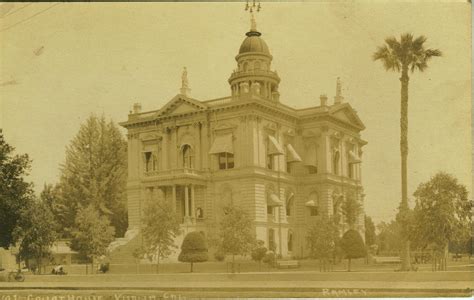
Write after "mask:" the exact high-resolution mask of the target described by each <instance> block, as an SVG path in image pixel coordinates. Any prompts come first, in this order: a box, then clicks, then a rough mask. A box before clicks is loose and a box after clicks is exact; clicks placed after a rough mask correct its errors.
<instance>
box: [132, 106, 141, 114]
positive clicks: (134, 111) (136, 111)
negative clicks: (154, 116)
mask: <svg viewBox="0 0 474 300" xmlns="http://www.w3.org/2000/svg"><path fill="white" fill-rule="evenodd" d="M141 111H142V105H141V104H140V103H134V104H133V113H134V114H139V113H141Z"/></svg>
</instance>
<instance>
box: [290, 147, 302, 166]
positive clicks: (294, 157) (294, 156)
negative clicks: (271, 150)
mask: <svg viewBox="0 0 474 300" xmlns="http://www.w3.org/2000/svg"><path fill="white" fill-rule="evenodd" d="M286 150H287V151H288V152H287V153H288V155H287V158H286V161H287V162H297V161H301V160H302V159H301V157H300V156H299V155H298V153H296V151H295V148H293V146H292V145H291V144H287V145H286Z"/></svg>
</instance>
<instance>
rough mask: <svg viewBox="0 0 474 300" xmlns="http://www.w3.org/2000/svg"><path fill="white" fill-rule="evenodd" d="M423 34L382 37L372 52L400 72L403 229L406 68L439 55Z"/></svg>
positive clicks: (404, 213)
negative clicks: (379, 44) (429, 46)
mask: <svg viewBox="0 0 474 300" xmlns="http://www.w3.org/2000/svg"><path fill="white" fill-rule="evenodd" d="M425 42H426V37H425V36H422V35H421V36H419V37H417V38H413V35H412V34H410V33H405V34H402V35H401V36H400V41H398V40H397V39H396V38H395V37H389V38H387V39H385V44H384V45H383V46H380V47H378V48H377V51H376V52H375V53H374V54H373V57H372V58H373V59H374V60H380V61H382V63H383V65H384V67H385V70H386V71H394V72H397V73H401V77H400V82H401V99H400V100H401V101H400V102H401V108H400V114H401V116H400V152H401V158H402V159H401V160H402V200H401V203H400V207H399V212H398V215H397V219H399V220H400V221H401V223H402V226H403V227H404V229H405V230H404V231H405V232H406V229H407V226H408V224H407V223H408V222H407V218H408V212H409V208H408V192H407V157H408V138H407V135H408V82H409V80H410V78H409V77H408V72H409V71H411V72H412V73H413V72H415V70H418V71H420V72H423V71H424V70H426V69H427V68H428V61H429V60H430V59H431V58H432V57H435V56H441V51H440V50H438V49H425V47H424V44H425ZM403 236H404V239H405V240H404V241H403V252H402V270H404V271H408V270H410V268H411V267H410V243H409V241H408V238H407V234H403Z"/></svg>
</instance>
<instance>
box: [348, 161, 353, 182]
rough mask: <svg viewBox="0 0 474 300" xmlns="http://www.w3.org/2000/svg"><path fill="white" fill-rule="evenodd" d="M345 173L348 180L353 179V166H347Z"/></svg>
mask: <svg viewBox="0 0 474 300" xmlns="http://www.w3.org/2000/svg"><path fill="white" fill-rule="evenodd" d="M347 172H348V175H349V178H351V179H354V166H353V164H352V163H348V164H347Z"/></svg>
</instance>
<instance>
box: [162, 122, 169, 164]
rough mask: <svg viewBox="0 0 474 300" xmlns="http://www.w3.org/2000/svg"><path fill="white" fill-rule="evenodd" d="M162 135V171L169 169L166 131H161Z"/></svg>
mask: <svg viewBox="0 0 474 300" xmlns="http://www.w3.org/2000/svg"><path fill="white" fill-rule="evenodd" d="M163 131H164V135H163V138H162V139H161V159H162V163H161V165H162V170H166V169H169V157H168V150H169V149H168V147H169V146H168V134H167V133H166V129H164V130H163Z"/></svg>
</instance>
